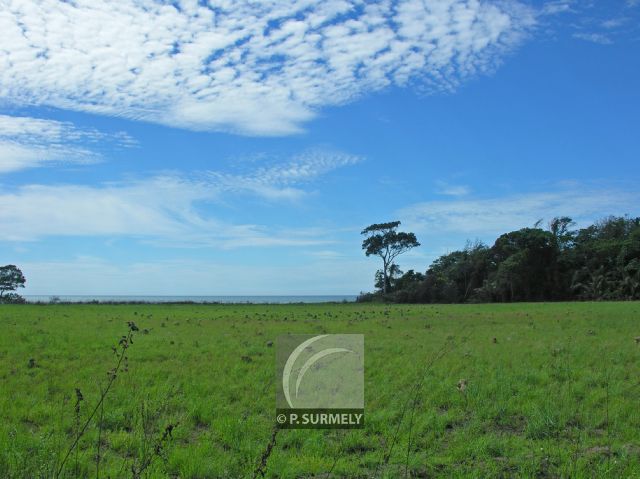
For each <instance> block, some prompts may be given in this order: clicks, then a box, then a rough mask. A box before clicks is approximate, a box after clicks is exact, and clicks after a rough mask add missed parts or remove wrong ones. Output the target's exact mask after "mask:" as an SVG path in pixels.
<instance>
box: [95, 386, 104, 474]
mask: <svg viewBox="0 0 640 479" xmlns="http://www.w3.org/2000/svg"><path fill="white" fill-rule="evenodd" d="M102 393H103V390H102V388H100V394H101V395H102ZM103 420H104V401H103V402H102V404H101V405H100V419H99V421H100V422H99V423H98V445H97V447H96V449H97V453H96V479H100V446H101V443H100V442H101V441H102V421H103Z"/></svg>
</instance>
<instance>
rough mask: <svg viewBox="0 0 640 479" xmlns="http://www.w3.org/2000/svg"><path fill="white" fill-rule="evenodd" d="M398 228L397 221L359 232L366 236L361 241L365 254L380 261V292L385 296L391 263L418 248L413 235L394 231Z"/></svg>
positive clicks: (372, 226) (368, 227)
mask: <svg viewBox="0 0 640 479" xmlns="http://www.w3.org/2000/svg"><path fill="white" fill-rule="evenodd" d="M398 226H400V222H399V221H391V222H389V223H379V224H373V225H371V226H367V227H366V228H365V229H363V230H362V232H361V234H362V235H364V236H366V238H365V239H364V240H363V241H362V249H363V250H364V252H365V254H366V255H367V256H371V255H375V256H379V257H380V258H381V259H382V278H383V284H382V292H383V293H385V294H386V293H387V292H388V291H389V286H390V278H389V273H390V269H391V265H393V264H394V263H393V261H394V260H395V259H396V258H397V257H398V256H400V255H401V254H403V253H406V252H407V251H409V250H410V249H412V248H415V247H416V246H420V243H418V240H417V239H416V235H415V234H413V233H405V232H403V231H396V229H397V228H398Z"/></svg>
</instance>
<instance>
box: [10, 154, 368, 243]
mask: <svg viewBox="0 0 640 479" xmlns="http://www.w3.org/2000/svg"><path fill="white" fill-rule="evenodd" d="M359 161H361V158H359V157H356V156H352V155H348V154H344V153H339V152H332V153H326V152H325V153H323V152H321V151H320V150H314V151H309V152H305V153H303V154H301V155H298V156H296V157H294V158H293V159H292V160H291V161H289V162H286V163H282V164H279V165H273V166H271V167H263V168H259V169H257V170H255V171H254V172H252V173H248V174H245V175H230V174H226V173H218V172H206V173H200V174H194V175H192V177H190V178H187V177H183V176H177V175H163V176H155V177H152V178H149V179H146V180H140V181H133V182H123V183H104V184H101V185H97V186H87V185H26V186H22V187H20V188H18V189H17V190H15V191H12V192H4V193H0V240H4V241H33V240H38V239H41V238H44V237H53V236H63V237H70V236H80V237H82V236H85V237H86V236H105V237H110V236H124V237H131V238H134V239H138V240H144V241H152V242H155V243H162V244H163V245H167V246H171V245H175V246H181V247H182V246H212V245H214V246H218V247H221V248H232V247H241V246H242V247H250V246H310V245H317V244H327V243H330V242H331V240H330V239H328V237H327V234H325V233H322V232H318V231H316V230H312V231H309V230H305V229H295V230H278V229H277V228H266V227H264V226H262V225H255V224H229V223H226V222H222V221H219V220H217V219H216V218H213V217H211V216H210V215H207V214H204V213H202V210H203V208H201V207H202V206H203V205H206V204H212V203H222V202H224V200H223V198H226V197H227V196H228V195H229V194H251V195H255V196H259V197H261V198H266V199H269V200H292V199H294V200H295V199H298V198H300V197H301V196H303V195H304V194H305V189H304V185H305V184H306V183H311V182H312V181H313V180H316V179H318V178H319V177H321V176H322V175H325V174H328V173H329V172H331V171H333V170H335V169H337V168H341V167H345V166H348V165H353V164H355V163H358V162H359ZM205 209H206V208H205Z"/></svg>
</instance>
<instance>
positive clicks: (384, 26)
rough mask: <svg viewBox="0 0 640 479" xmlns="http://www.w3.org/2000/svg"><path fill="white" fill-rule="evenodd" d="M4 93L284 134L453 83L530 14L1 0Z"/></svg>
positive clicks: (508, 41) (518, 30)
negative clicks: (376, 99) (321, 115)
mask: <svg viewBox="0 0 640 479" xmlns="http://www.w3.org/2000/svg"><path fill="white" fill-rule="evenodd" d="M0 7H1V8H0V45H3V46H4V47H3V48H1V49H0V99H2V100H4V101H5V102H8V103H9V104H15V105H18V106H20V105H48V106H54V107H58V108H63V109H71V110H79V111H88V112H96V113H101V114H107V115H118V116H124V117H127V118H130V119H140V120H146V121H151V122H157V123H161V124H166V125H170V126H177V127H183V128H189V129H196V130H222V131H232V132H238V133H243V134H254V135H255V134H257V135H280V134H290V133H294V132H297V131H300V129H301V126H302V124H303V123H304V122H305V121H308V120H310V119H311V118H313V117H314V115H315V114H316V112H317V111H318V110H319V109H320V108H322V107H324V106H328V105H339V104H344V103H347V102H349V101H352V100H354V99H356V98H358V97H359V96H361V95H363V94H366V93H370V92H375V91H378V90H381V89H383V88H385V87H388V86H391V85H396V86H405V85H408V84H410V83H415V84H417V85H419V86H420V88H425V89H428V90H440V89H444V90H452V89H454V88H456V86H457V85H458V84H459V83H460V82H462V81H464V80H465V79H467V78H469V77H472V76H474V75H476V74H479V73H483V72H487V71H491V70H493V69H494V68H495V67H496V65H497V64H498V63H499V61H500V59H501V57H502V56H503V55H504V54H505V52H507V51H509V50H510V49H512V48H513V47H514V46H516V45H517V44H518V43H519V41H520V40H521V39H522V38H523V36H525V35H526V33H527V32H528V30H529V29H530V28H531V27H532V25H533V24H534V23H535V14H534V13H533V12H532V11H531V9H530V8H528V7H526V6H524V5H523V4H521V3H518V2H515V1H512V2H497V1H496V2H491V1H484V2H482V1H478V0H424V1H411V0H395V1H380V2H374V3H367V2H359V1H351V2H348V1H340V0H315V1H311V0H301V1H294V2H285V1H262V2H249V1H220V2H215V4H214V3H213V2H210V3H207V2H199V1H195V0H189V1H187V0H183V1H177V2H171V3H168V2H157V1H151V0H137V1H132V0H129V1H127V0H122V1H119V2H107V1H104V0H102V1H101V0H77V1H74V2H63V1H56V0H40V1H18V2H16V1H9V0H0Z"/></svg>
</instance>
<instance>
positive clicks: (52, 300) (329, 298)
mask: <svg viewBox="0 0 640 479" xmlns="http://www.w3.org/2000/svg"><path fill="white" fill-rule="evenodd" d="M357 297H358V296H357V295H273V296H270V295H260V296H259V295H255V296H251V295H246V296H245V295H238V296H151V295H149V296H142V295H140V296H138V295H131V296H124V295H104V296H97V295H96V296H91V295H25V296H24V298H25V300H26V301H27V304H162V305H171V304H203V305H207V304H211V305H216V304H229V305H233V304H238V305H246V304H330V303H354V302H355V301H356V298H357Z"/></svg>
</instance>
